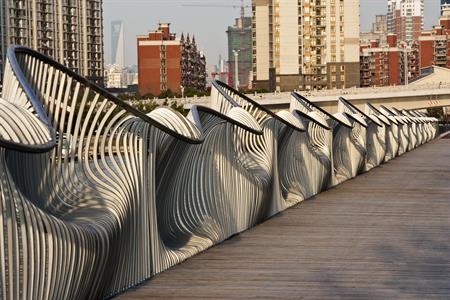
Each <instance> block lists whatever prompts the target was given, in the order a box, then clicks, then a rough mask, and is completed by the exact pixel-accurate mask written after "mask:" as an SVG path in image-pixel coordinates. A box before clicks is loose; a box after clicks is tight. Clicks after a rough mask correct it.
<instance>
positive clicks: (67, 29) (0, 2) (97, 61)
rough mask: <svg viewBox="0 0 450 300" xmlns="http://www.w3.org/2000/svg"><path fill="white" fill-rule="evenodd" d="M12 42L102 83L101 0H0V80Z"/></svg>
mask: <svg viewBox="0 0 450 300" xmlns="http://www.w3.org/2000/svg"><path fill="white" fill-rule="evenodd" d="M9 45H22V46H27V47H30V48H33V49H35V50H37V51H39V52H41V53H43V54H45V55H48V56H50V57H52V58H54V59H56V60H57V61H59V62H60V63H62V64H64V65H66V66H67V67H69V68H70V69H72V70H73V71H75V72H77V73H79V74H81V75H83V76H86V77H87V78H88V79H90V80H92V81H94V82H96V83H99V84H102V83H103V64H104V57H103V11H102V0H0V51H1V53H0V80H1V78H2V77H3V75H2V74H1V73H2V70H3V67H4V61H5V58H6V51H7V49H8V46H9Z"/></svg>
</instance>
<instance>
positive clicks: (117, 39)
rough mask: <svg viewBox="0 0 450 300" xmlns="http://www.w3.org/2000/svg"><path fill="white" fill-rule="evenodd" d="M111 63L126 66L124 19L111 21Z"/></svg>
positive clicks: (120, 66)
mask: <svg viewBox="0 0 450 300" xmlns="http://www.w3.org/2000/svg"><path fill="white" fill-rule="evenodd" d="M111 64H113V65H117V66H118V67H119V68H124V67H125V42H124V32H123V22H122V21H112V22H111Z"/></svg>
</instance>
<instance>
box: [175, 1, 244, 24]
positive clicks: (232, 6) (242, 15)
mask: <svg viewBox="0 0 450 300" xmlns="http://www.w3.org/2000/svg"><path fill="white" fill-rule="evenodd" d="M182 6H195V7H231V8H240V9H241V19H242V20H244V17H245V9H246V8H251V7H252V6H251V5H245V4H244V0H241V5H233V4H231V5H228V4H227V5H224V4H183V5H182Z"/></svg>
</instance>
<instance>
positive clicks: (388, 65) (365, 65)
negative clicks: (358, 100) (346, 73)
mask: <svg viewBox="0 0 450 300" xmlns="http://www.w3.org/2000/svg"><path fill="white" fill-rule="evenodd" d="M397 45H398V43H397V36H396V35H395V34H388V36H387V44H381V43H380V42H379V41H378V40H373V41H371V42H370V43H369V44H361V53H360V55H361V58H360V62H361V68H360V69H361V87H372V86H389V85H402V84H407V83H408V82H409V81H411V80H413V79H415V78H417V77H418V76H419V75H420V70H419V61H418V48H417V43H415V44H414V46H413V47H410V46H407V45H406V44H405V43H403V44H400V47H399V46H397Z"/></svg>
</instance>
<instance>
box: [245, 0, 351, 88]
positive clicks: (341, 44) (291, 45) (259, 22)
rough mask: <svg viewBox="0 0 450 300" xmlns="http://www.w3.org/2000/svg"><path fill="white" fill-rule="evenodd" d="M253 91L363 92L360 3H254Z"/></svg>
mask: <svg viewBox="0 0 450 300" xmlns="http://www.w3.org/2000/svg"><path fill="white" fill-rule="evenodd" d="M252 7H253V76H254V78H253V79H254V87H256V88H266V89H269V90H283V91H284V90H293V89H307V90H309V89H322V88H326V87H328V88H334V87H337V88H342V87H352V86H359V77H360V76H359V0H253V1H252Z"/></svg>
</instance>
